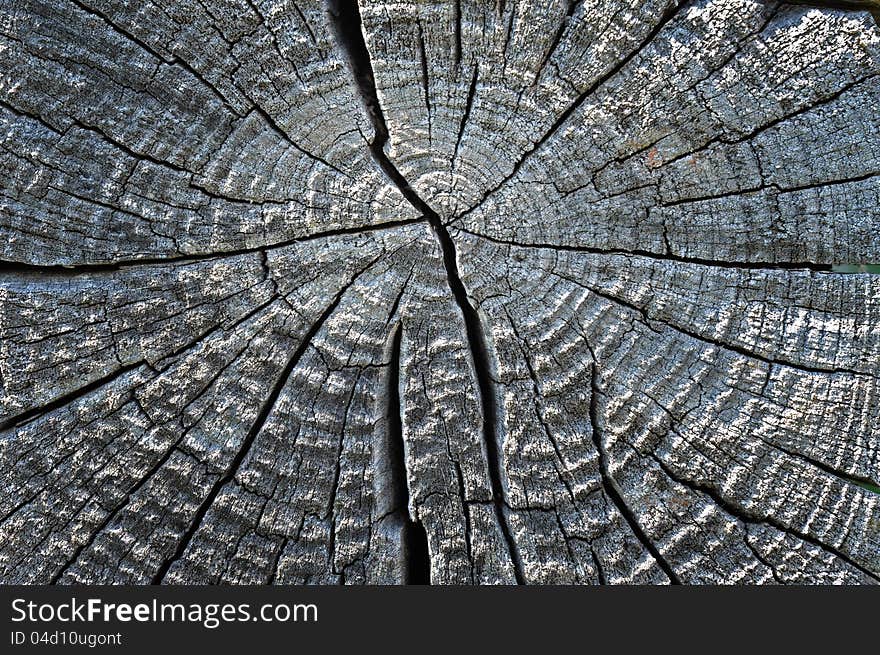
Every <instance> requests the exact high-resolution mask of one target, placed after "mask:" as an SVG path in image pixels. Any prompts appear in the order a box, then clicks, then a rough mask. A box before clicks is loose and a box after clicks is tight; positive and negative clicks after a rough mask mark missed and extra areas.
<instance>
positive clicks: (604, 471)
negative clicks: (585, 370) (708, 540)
mask: <svg viewBox="0 0 880 655" xmlns="http://www.w3.org/2000/svg"><path fill="white" fill-rule="evenodd" d="M598 378H599V366H598V364H597V363H596V360H595V355H594V356H593V363H592V365H591V369H590V425H591V427H592V430H591V433H592V437H593V444H594V445H595V446H596V452H597V453H598V455H599V473H600V475H601V476H602V487H603V488H604V489H605V493H606V494H608V497H609V498H610V499H611V501H612V502H613V503H614V505H615V506H616V507H617V510H618V511H619V512H620V514H621V515H622V516H623V518H624V520H625V521H626V522H627V523H628V524H629V527H630V529H631V530H632V532H633V534H635V536H636V538H638V540H639V541H640V542H641V543H642V545H643V546H644V547H645V549H646V550H647V551H648V552H649V553H651V556H652V557H653V558H654V560H655V561H656V562H657V565H658V566H659V567H660V568H661V569H662V570H663V572H664V573H665V574H666V577H668V578H669V581H670V582H671V583H672V584H675V585H680V584H681V580H680V579H679V577H678V575H676V573H675V571H673V569H672V567H671V566H670V565H669V562H667V561H666V559H665V558H664V557H663V555H662V554H661V553H660V551H659V550H658V548H657V546H655V545H654V544H653V542H652V541H651V540H650V539H649V538H648V535H646V534H645V531H644V530H643V529H642V526H641V525H639V522H638V521H637V520H636V517H635V515H634V514H633V512H632V510H631V509H630V508H629V505H627V504H626V501H625V500H624V498H623V492H622V490H621V489H620V486H619V485H618V484H617V481H616V480H615V479H614V478H613V477H612V475H611V473H610V472H609V470H608V453H607V451H606V450H605V444H604V443H603V438H602V430H601V428H600V427H599V395H600V394H601V392H600V390H599V381H598Z"/></svg>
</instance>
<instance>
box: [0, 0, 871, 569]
mask: <svg viewBox="0 0 880 655" xmlns="http://www.w3.org/2000/svg"><path fill="white" fill-rule="evenodd" d="M359 4H360V6H358V5H357V4H355V3H354V2H351V1H348V0H331V1H329V2H324V1H322V0H298V1H297V2H292V1H291V0H276V1H269V0H241V1H239V0H223V1H221V2H211V3H201V2H197V1H190V0H162V1H158V0H157V1H152V2H140V1H138V2H134V1H132V2H117V1H111V0H16V1H15V2H13V3H12V5H11V7H10V8H8V9H4V13H3V14H2V16H0V161H2V164H0V172H2V176H0V233H2V237H3V239H2V241H0V243H2V246H0V247H2V252H0V387H2V392H0V471H2V481H3V482H2V487H0V580H2V581H3V582H27V583H46V582H57V583H65V584H67V583H99V582H105V583H135V584H144V583H151V582H153V583H252V584H269V583H275V584H301V583H322V584H324V583H326V584H338V583H344V584H357V583H414V582H424V581H428V579H430V582H432V583H435V584H441V583H461V584H497V583H575V584H594V583H658V584H665V583H748V584H757V583H876V582H878V580H880V486H878V484H880V454H878V453H880V428H878V426H880V378H878V370H880V278H878V276H876V275H871V274H866V273H856V274H841V273H838V272H837V270H840V269H839V267H837V268H836V266H837V265H841V264H847V265H854V264H856V265H858V264H872V263H877V262H878V261H880V236H878V235H880V29H878V27H877V24H876V23H875V21H874V19H873V18H872V16H871V14H870V13H869V12H868V11H865V9H870V10H873V9H876V3H874V0H868V1H866V2H859V1H853V2H846V1H842V2H827V3H826V2H808V3H777V2H772V1H769V0H766V1H765V0H685V1H683V2H682V1H679V0H647V1H645V0H600V1H598V2H591V3H584V2H580V1H578V0H572V1H570V2H561V1H559V2H514V1H508V2H474V1H471V0H460V1H457V2H418V1H416V2H396V3H388V2H361V3H359Z"/></svg>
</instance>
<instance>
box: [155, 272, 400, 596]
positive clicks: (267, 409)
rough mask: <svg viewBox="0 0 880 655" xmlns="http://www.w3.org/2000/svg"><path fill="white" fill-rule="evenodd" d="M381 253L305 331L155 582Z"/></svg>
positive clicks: (184, 545) (196, 526) (235, 470)
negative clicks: (320, 334) (308, 353)
mask: <svg viewBox="0 0 880 655" xmlns="http://www.w3.org/2000/svg"><path fill="white" fill-rule="evenodd" d="M381 257H382V255H379V256H378V257H376V258H375V259H373V260H372V261H371V262H370V263H369V264H367V265H366V266H365V267H364V268H363V269H362V270H361V271H360V272H358V273H357V274H356V275H355V276H354V277H353V278H352V279H351V281H350V282H349V283H348V284H346V285H345V286H344V287H343V288H342V289H340V290H339V293H337V294H336V296H335V297H334V298H333V300H332V301H331V302H330V304H329V305H327V307H326V308H325V309H324V311H323V312H322V313H321V315H320V316H319V317H318V319H317V320H316V321H315V322H314V323H312V325H311V326H310V327H309V329H308V331H307V332H306V333H305V334H304V335H303V337H302V339H301V340H300V343H299V345H298V346H297V348H296V350H294V352H293V354H292V355H291V356H290V357H289V358H288V360H287V363H286V364H285V366H284V369H283V370H282V371H281V374H280V375H279V376H278V378H276V380H275V383H274V385H273V387H272V390H271V392H270V393H269V395H268V396H267V398H266V400H265V401H263V404H262V405H261V406H260V411H259V413H258V414H257V417H256V419H254V422H253V423H252V424H251V427H250V430H248V433H247V435H246V436H245V438H244V439H243V440H242V443H241V446H240V447H239V449H238V452H236V454H235V457H234V458H233V460H232V462H230V464H229V466H228V467H227V469H226V472H225V473H224V474H223V475H221V476H220V477H219V478H217V480H216V482H214V485H213V487H212V488H211V491H210V492H209V493H208V495H207V497H206V498H205V500H204V501H202V504H201V505H199V508H198V509H197V510H196V513H195V516H194V517H193V519H192V521H191V522H190V525H189V528H187V530H186V532H185V533H184V535H183V536H182V537H181V540H180V542H179V543H178V545H177V549H176V550H175V552H174V554H173V555H172V556H171V557H169V558H168V559H166V560H165V561H164V562H163V563H162V565H161V566H160V567H159V569H158V570H157V572H156V574H155V576H154V577H153V582H152V584H161V582H162V580H163V578H164V577H165V575H166V574H167V573H168V571H169V570H170V569H171V566H172V565H173V564H174V563H175V562H176V561H177V560H179V559H180V557H181V556H182V555H183V553H184V552H185V551H186V548H187V547H188V546H189V544H190V542H191V541H192V538H193V536H194V535H195V533H196V531H197V530H198V529H199V527H200V526H201V524H202V522H203V520H204V518H205V515H206V514H207V513H208V510H209V509H210V508H211V505H212V504H213V503H214V500H216V498H217V496H218V495H219V494H220V491H221V490H222V489H223V487H224V486H226V484H227V483H229V482H231V481H232V480H233V479H234V478H235V475H236V474H237V473H238V469H239V467H240V466H241V464H242V462H243V461H244V459H245V457H246V456H247V454H248V453H249V452H250V450H251V447H252V446H253V444H254V442H255V441H256V438H257V435H259V433H260V431H261V430H262V429H263V426H264V425H265V423H266V421H267V419H268V418H269V415H270V414H271V413H272V410H273V409H274V408H275V404H276V403H277V401H278V398H279V397H280V396H281V392H282V391H283V390H284V387H285V386H287V382H288V380H289V379H290V376H291V374H292V373H293V370H294V369H295V368H296V366H297V364H299V361H300V359H301V358H302V356H303V355H304V354H305V352H306V349H307V348H308V347H309V346H310V345H311V343H312V340H313V339H314V337H315V335H316V334H317V333H318V330H320V329H321V327H322V326H323V325H324V323H325V322H326V320H327V319H328V318H330V315H331V314H332V313H333V312H334V311H335V310H336V308H337V307H338V306H339V303H340V302H341V301H342V297H343V295H345V292H346V291H348V289H349V288H350V287H351V286H352V285H353V284H354V283H355V282H356V281H357V280H358V278H359V277H360V276H361V275H363V274H364V273H365V272H366V271H367V270H369V269H370V268H371V267H372V266H373V264H375V263H376V262H377V261H379V259H380V258H381Z"/></svg>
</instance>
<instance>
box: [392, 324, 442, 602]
mask: <svg viewBox="0 0 880 655" xmlns="http://www.w3.org/2000/svg"><path fill="white" fill-rule="evenodd" d="M402 338H403V329H402V327H401V325H400V323H398V324H397V327H396V328H395V329H394V336H393V338H392V342H391V359H390V361H389V362H388V377H387V385H388V386H387V389H386V393H385V397H386V398H387V399H388V405H387V414H386V417H385V418H386V422H385V425H386V426H387V433H386V444H385V453H386V458H387V465H388V471H389V478H390V479H389V483H390V489H389V491H390V496H391V503H390V504H391V508H392V510H391V516H393V517H396V518H397V519H398V521H399V522H400V523H401V524H402V527H401V537H400V540H401V543H400V549H401V555H402V559H403V583H404V584H408V585H426V584H431V554H430V550H429V549H428V533H427V532H426V530H425V526H424V525H422V523H421V521H414V520H413V519H412V518H411V517H410V515H409V499H410V493H409V482H408V481H407V475H406V445H405V443H404V440H403V420H402V419H401V402H400V344H401V340H402Z"/></svg>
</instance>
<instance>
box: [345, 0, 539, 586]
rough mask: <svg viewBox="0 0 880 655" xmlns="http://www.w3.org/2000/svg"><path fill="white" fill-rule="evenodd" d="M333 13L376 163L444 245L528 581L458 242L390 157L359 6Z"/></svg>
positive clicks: (500, 511) (486, 437)
mask: <svg viewBox="0 0 880 655" xmlns="http://www.w3.org/2000/svg"><path fill="white" fill-rule="evenodd" d="M328 13H329V16H330V19H331V22H332V23H333V25H334V29H335V31H336V37H337V39H338V40H339V44H340V46H341V47H342V50H343V52H344V53H345V54H346V56H347V58H348V62H349V65H350V67H351V72H352V74H353V76H354V80H355V83H356V85H357V88H358V90H359V92H360V95H361V98H362V100H363V103H364V106H365V107H366V109H367V111H368V113H369V114H370V117H371V119H372V121H373V131H374V134H373V139H372V141H371V142H370V152H371V153H372V155H373V158H374V159H375V161H376V163H377V164H379V166H380V167H381V169H382V170H383V172H384V173H385V174H386V175H387V176H388V178H389V179H390V180H391V181H392V182H394V184H395V185H396V186H397V187H398V188H399V189H400V191H401V193H402V194H403V195H404V197H405V198H406V199H407V200H408V201H409V203H410V204H411V205H412V206H413V207H415V208H416V209H417V210H418V211H419V213H420V214H421V215H422V216H424V217H425V218H426V219H427V221H428V223H429V225H430V226H431V230H432V232H433V233H434V236H435V237H436V238H437V242H438V244H439V245H440V249H441V251H442V254H443V264H444V267H445V269H446V278H447V282H448V284H449V289H450V291H451V292H452V296H453V298H454V299H455V302H456V304H457V305H458V307H459V310H460V311H461V314H462V318H463V319H464V324H465V332H466V337H467V342H468V346H469V348H470V352H471V357H472V360H473V364H474V372H475V374H476V377H477V385H478V388H479V396H480V404H481V408H482V417H483V441H484V445H485V448H486V457H487V460H488V469H489V478H490V483H491V487H492V499H493V505H494V508H495V515H496V517H497V520H498V524H499V527H500V528H501V532H502V535H503V536H504V541H505V542H506V545H507V548H508V551H509V553H510V558H511V562H512V563H513V567H514V575H515V577H516V580H517V583H519V584H523V583H524V581H525V578H524V576H523V571H522V563H521V561H520V558H519V555H518V551H517V548H516V543H515V541H514V539H513V535H512V533H511V529H510V524H509V521H508V519H507V502H506V490H505V487H504V484H503V481H502V467H503V465H502V461H501V453H500V450H499V445H500V444H499V443H498V433H497V426H496V417H497V407H496V401H495V390H494V388H493V385H492V378H491V365H490V360H489V350H488V342H487V339H486V334H485V331H484V328H483V325H482V322H481V321H480V317H479V314H478V313H477V310H476V309H475V308H474V306H473V305H471V303H470V301H469V299H468V293H467V289H466V288H465V286H464V283H463V282H462V280H461V275H460V274H459V271H458V262H457V258H456V251H455V243H454V242H453V240H452V237H451V236H450V234H449V231H448V230H447V229H446V226H445V225H444V223H443V220H442V219H441V218H440V215H439V214H438V213H437V212H436V211H434V210H433V209H432V208H431V207H430V205H428V203H427V202H425V201H424V200H423V199H422V198H421V197H419V195H418V194H417V193H416V192H415V190H413V188H412V187H411V186H410V184H409V182H408V181H407V180H406V178H405V177H404V176H403V174H402V173H401V172H400V171H399V170H398V169H397V167H396V166H395V165H394V164H393V163H392V162H391V160H390V159H389V158H388V155H387V154H386V153H385V145H386V144H387V143H388V138H389V133H388V126H387V124H386V122H385V116H384V114H383V112H382V107H381V105H380V103H379V97H378V93H377V90H376V83H375V77H374V75H373V66H372V64H371V62H370V54H369V51H368V50H367V45H366V42H365V40H364V36H363V33H362V31H361V17H360V10H359V9H358V6H357V2H355V1H353V0H329V1H328Z"/></svg>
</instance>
